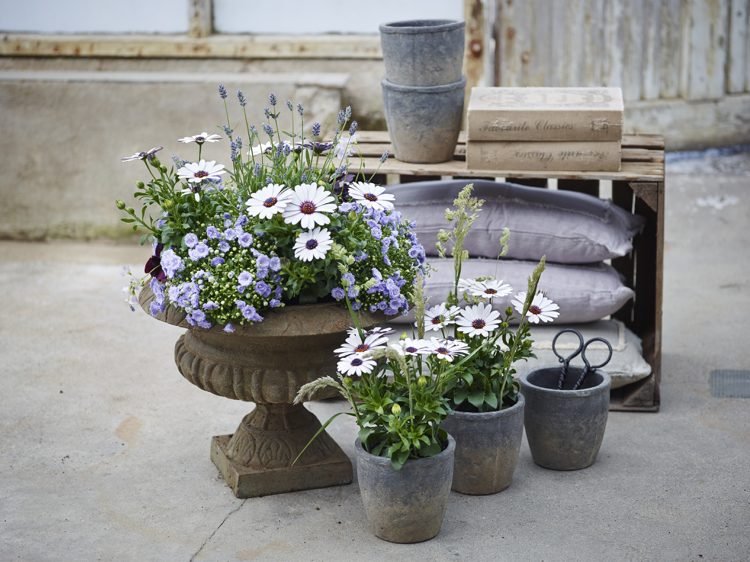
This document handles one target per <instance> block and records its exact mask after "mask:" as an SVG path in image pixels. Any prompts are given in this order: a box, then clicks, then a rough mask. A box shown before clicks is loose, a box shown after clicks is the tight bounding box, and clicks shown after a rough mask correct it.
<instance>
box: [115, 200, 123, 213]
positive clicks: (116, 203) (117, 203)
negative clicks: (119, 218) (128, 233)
mask: <svg viewBox="0 0 750 562" xmlns="http://www.w3.org/2000/svg"><path fill="white" fill-rule="evenodd" d="M115 206H116V207H117V208H118V209H120V210H121V211H123V210H125V201H123V200H122V199H118V200H117V201H115Z"/></svg>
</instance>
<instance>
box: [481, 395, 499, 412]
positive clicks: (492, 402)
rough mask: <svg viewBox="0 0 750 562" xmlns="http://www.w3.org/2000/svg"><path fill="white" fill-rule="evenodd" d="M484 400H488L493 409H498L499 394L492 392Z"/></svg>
mask: <svg viewBox="0 0 750 562" xmlns="http://www.w3.org/2000/svg"><path fill="white" fill-rule="evenodd" d="M484 401H485V402H487V404H489V405H490V407H491V408H492V409H493V410H497V406H498V401H497V395H495V394H493V393H491V392H490V393H488V394H487V395H486V396H485V397H484Z"/></svg>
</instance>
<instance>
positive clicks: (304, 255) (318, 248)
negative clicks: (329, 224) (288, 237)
mask: <svg viewBox="0 0 750 562" xmlns="http://www.w3.org/2000/svg"><path fill="white" fill-rule="evenodd" d="M332 245H333V241H332V240H331V235H330V233H329V232H328V230H327V229H325V228H320V227H318V228H315V229H313V230H308V231H307V232H303V233H302V234H300V235H299V236H298V237H297V240H295V242H294V257H295V258H297V259H300V260H302V261H312V260H316V259H317V260H320V259H323V258H324V257H326V254H327V253H328V250H330V249H331V246H332Z"/></svg>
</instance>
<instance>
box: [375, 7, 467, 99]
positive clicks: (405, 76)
mask: <svg viewBox="0 0 750 562" xmlns="http://www.w3.org/2000/svg"><path fill="white" fill-rule="evenodd" d="M464 29H465V23H464V22H462V21H454V20H408V21H396V22H392V23H385V24H382V25H381V26H380V46H381V49H382V51H383V63H384V64H385V77H386V79H387V80H389V81H390V82H393V83H394V84H400V85H402V86H439V85H442V84H450V83H453V82H458V81H459V80H461V74H462V69H463V62H464V33H465V32H464Z"/></svg>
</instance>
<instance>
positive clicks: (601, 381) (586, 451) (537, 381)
mask: <svg viewBox="0 0 750 562" xmlns="http://www.w3.org/2000/svg"><path fill="white" fill-rule="evenodd" d="M565 333H573V334H575V335H576V337H577V338H578V347H577V348H576V349H575V350H574V351H573V353H571V354H570V355H568V356H567V357H563V356H562V355H560V354H559V353H558V351H557V347H556V344H557V340H558V339H559V338H560V336H561V335H563V334H565ZM596 342H601V343H602V344H604V346H606V348H607V349H608V351H609V355H608V357H607V358H606V359H605V360H604V361H603V362H602V363H600V364H598V365H591V363H590V362H589V360H588V358H587V356H586V350H587V349H588V348H589V346H591V345H592V344H595V343H596ZM552 350H553V352H554V353H555V355H556V356H557V357H558V359H559V360H560V363H561V364H562V367H548V368H542V369H535V370H533V371H531V372H529V373H525V374H524V375H523V376H522V377H521V392H522V393H523V395H524V397H525V398H526V401H527V403H528V407H527V409H526V412H525V420H524V423H525V425H526V438H527V440H528V442H529V449H530V450H531V456H532V458H533V459H534V462H535V463H536V464H538V465H539V466H543V467H544V468H550V469H553V470H580V469H582V468H587V467H589V466H591V465H592V464H594V461H596V456H597V454H598V453H599V448H600V447H601V444H602V440H603V439H604V431H605V429H606V427H607V416H608V414H609V389H610V386H611V380H610V377H609V375H608V374H607V373H604V372H600V371H598V370H597V369H599V368H601V367H604V366H605V365H606V364H607V363H608V362H609V360H610V359H611V358H612V346H611V345H610V343H609V342H608V341H607V340H605V339H604V338H591V339H590V340H588V341H587V342H584V339H583V336H582V335H581V333H580V332H578V331H577V330H574V329H571V328H567V329H565V330H561V331H560V332H558V334H557V335H556V336H555V337H554V338H553V340H552ZM578 355H580V356H581V358H582V360H583V365H584V366H583V367H571V366H570V362H571V360H572V359H573V358H575V357H577V356H578Z"/></svg>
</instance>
